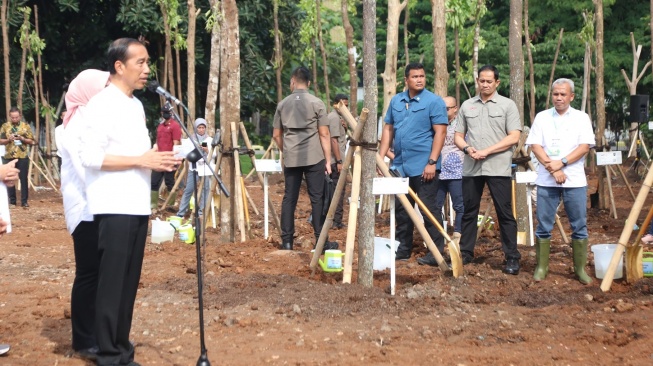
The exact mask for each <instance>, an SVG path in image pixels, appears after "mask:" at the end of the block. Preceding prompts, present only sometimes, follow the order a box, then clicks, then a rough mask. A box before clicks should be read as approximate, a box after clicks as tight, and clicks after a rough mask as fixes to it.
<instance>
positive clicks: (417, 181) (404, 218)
mask: <svg viewBox="0 0 653 366" xmlns="http://www.w3.org/2000/svg"><path fill="white" fill-rule="evenodd" d="M439 181H440V180H439V179H438V178H437V176H436V178H435V179H431V180H430V181H428V182H425V181H423V180H422V176H421V175H418V176H414V177H409V178H408V185H409V186H410V188H411V189H412V190H413V191H414V192H415V194H417V197H419V199H420V200H422V202H424V204H425V205H426V207H427V208H428V209H429V211H430V212H431V214H433V216H434V217H435V219H436V220H438V222H439V223H440V225H442V212H441V211H437V210H436V208H435V197H436V196H437V193H438V184H439ZM406 197H407V198H408V201H409V202H410V204H411V206H414V205H415V200H413V199H412V198H411V197H410V195H406ZM423 216H424V226H425V227H426V231H428V233H429V236H430V237H431V239H432V240H433V242H434V243H435V246H436V247H437V248H438V250H439V251H440V253H444V238H443V237H442V234H440V232H439V231H438V229H437V228H436V227H435V225H433V223H432V222H431V220H429V219H428V218H427V217H426V215H423ZM395 217H396V220H397V231H396V234H395V238H396V239H397V241H399V247H398V248H397V257H400V258H401V257H410V254H411V252H412V250H413V230H414V229H415V224H413V221H412V220H411V219H410V216H408V212H407V211H406V209H404V206H403V205H402V204H401V203H399V202H396V203H395Z"/></svg>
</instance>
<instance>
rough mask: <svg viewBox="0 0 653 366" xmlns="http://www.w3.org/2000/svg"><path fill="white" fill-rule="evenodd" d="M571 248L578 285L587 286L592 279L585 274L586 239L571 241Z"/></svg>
mask: <svg viewBox="0 0 653 366" xmlns="http://www.w3.org/2000/svg"><path fill="white" fill-rule="evenodd" d="M571 248H572V249H573V251H574V272H575V273H576V276H578V280H579V281H580V283H582V284H584V285H589V284H590V283H592V278H591V277H590V276H588V275H587V273H585V264H587V239H572V240H571Z"/></svg>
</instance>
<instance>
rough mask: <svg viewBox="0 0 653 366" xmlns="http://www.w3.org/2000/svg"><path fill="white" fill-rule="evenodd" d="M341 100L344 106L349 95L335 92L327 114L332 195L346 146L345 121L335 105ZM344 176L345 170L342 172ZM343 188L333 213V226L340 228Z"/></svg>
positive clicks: (338, 177)
mask: <svg viewBox="0 0 653 366" xmlns="http://www.w3.org/2000/svg"><path fill="white" fill-rule="evenodd" d="M340 101H342V102H343V103H344V104H345V106H346V107H348V106H349V97H347V96H346V95H345V94H336V96H335V98H334V99H333V106H334V108H333V110H332V111H331V113H329V114H328V115H327V118H328V120H329V133H330V134H331V179H332V180H333V183H332V184H331V196H333V194H334V192H335V190H336V185H338V180H339V179H340V171H341V170H342V160H343V159H344V158H345V150H346V148H347V130H346V128H345V121H343V120H342V118H340V115H339V114H338V111H336V109H335V107H336V106H337V105H338V103H340ZM344 174H345V176H346V175H347V172H344ZM344 193H345V192H344V190H343V192H342V194H341V195H340V199H339V200H338V206H337V207H336V213H335V215H333V227H334V228H336V229H342V228H343V227H345V225H344V224H343V223H342V212H343V207H342V206H343V203H344V200H345V194H344Z"/></svg>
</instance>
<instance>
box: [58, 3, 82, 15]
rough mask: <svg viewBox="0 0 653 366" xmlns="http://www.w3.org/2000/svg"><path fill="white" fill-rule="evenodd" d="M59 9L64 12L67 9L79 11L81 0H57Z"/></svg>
mask: <svg viewBox="0 0 653 366" xmlns="http://www.w3.org/2000/svg"><path fill="white" fill-rule="evenodd" d="M56 1H57V5H59V9H60V10H61V11H62V12H63V11H66V10H70V11H74V12H75V13H79V0H56Z"/></svg>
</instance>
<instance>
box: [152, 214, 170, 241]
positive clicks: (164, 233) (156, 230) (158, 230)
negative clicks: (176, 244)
mask: <svg viewBox="0 0 653 366" xmlns="http://www.w3.org/2000/svg"><path fill="white" fill-rule="evenodd" d="M174 236H175V228H174V227H173V226H172V225H170V223H169V222H168V221H161V220H159V219H158V218H157V219H156V220H152V243H157V244H158V243H163V242H164V241H168V240H170V241H172V239H173V238H174Z"/></svg>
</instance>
